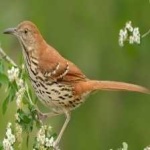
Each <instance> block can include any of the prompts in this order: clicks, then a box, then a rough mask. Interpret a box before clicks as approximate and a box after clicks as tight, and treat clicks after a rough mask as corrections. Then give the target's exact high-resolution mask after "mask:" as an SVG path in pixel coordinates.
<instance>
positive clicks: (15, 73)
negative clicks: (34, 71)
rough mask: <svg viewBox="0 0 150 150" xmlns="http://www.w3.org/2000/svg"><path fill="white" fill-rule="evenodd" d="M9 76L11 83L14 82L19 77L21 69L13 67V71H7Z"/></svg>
mask: <svg viewBox="0 0 150 150" xmlns="http://www.w3.org/2000/svg"><path fill="white" fill-rule="evenodd" d="M7 74H8V78H9V80H10V82H13V81H14V80H16V79H17V78H18V76H19V69H18V68H16V67H14V66H13V67H12V68H11V69H9V70H8V71H7Z"/></svg>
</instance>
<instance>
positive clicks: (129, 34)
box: [118, 21, 141, 47]
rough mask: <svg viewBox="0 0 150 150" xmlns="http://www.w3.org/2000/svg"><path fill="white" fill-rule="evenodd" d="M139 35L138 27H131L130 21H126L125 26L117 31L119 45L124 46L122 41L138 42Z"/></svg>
mask: <svg viewBox="0 0 150 150" xmlns="http://www.w3.org/2000/svg"><path fill="white" fill-rule="evenodd" d="M140 40H141V35H140V32H139V28H138V27H135V28H134V27H132V22H131V21H129V22H127V23H126V25H125V27H124V28H123V29H121V30H120V31H119V40H118V42H119V45H120V46H121V47H122V46H124V42H125V41H128V42H129V44H134V43H136V44H140Z"/></svg>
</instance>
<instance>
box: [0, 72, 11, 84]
mask: <svg viewBox="0 0 150 150" xmlns="http://www.w3.org/2000/svg"><path fill="white" fill-rule="evenodd" d="M8 83H9V79H8V77H7V76H6V75H5V74H3V73H1V72H0V86H2V85H3V84H8Z"/></svg>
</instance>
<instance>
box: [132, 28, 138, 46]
mask: <svg viewBox="0 0 150 150" xmlns="http://www.w3.org/2000/svg"><path fill="white" fill-rule="evenodd" d="M133 38H134V42H135V43H137V44H140V32H139V28H134V30H133Z"/></svg>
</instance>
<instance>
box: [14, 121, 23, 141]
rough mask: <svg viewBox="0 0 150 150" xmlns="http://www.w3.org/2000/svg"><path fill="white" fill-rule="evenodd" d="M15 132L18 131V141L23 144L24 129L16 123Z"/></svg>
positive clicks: (16, 134)
mask: <svg viewBox="0 0 150 150" xmlns="http://www.w3.org/2000/svg"><path fill="white" fill-rule="evenodd" d="M15 131H16V132H15V136H16V140H17V141H18V142H20V143H21V142H22V127H21V126H20V125H19V124H18V123H16V126H15Z"/></svg>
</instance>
